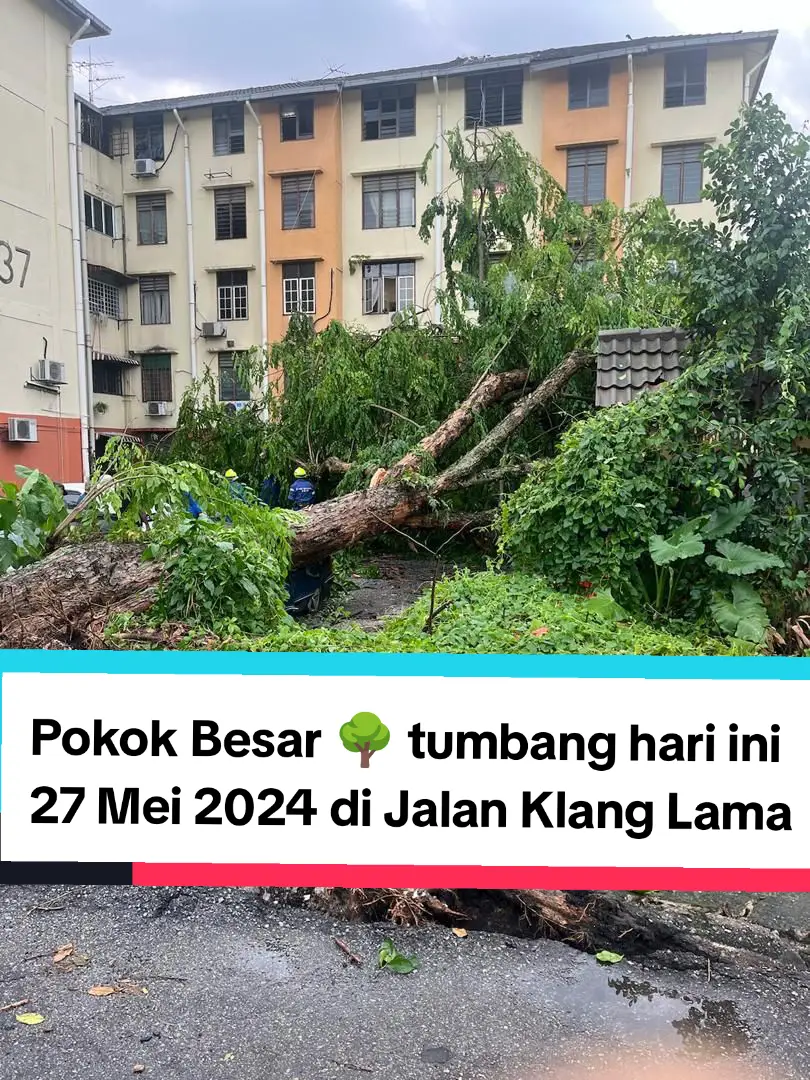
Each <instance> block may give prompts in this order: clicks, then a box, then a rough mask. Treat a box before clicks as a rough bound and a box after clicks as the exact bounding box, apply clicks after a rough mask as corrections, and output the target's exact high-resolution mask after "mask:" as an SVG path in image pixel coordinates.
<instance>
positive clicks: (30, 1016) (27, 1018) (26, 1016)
mask: <svg viewBox="0 0 810 1080" xmlns="http://www.w3.org/2000/svg"><path fill="white" fill-rule="evenodd" d="M14 1019H15V1020H19V1021H20V1023H21V1024H31V1025H33V1024H41V1023H42V1021H43V1020H44V1019H45V1017H44V1016H40V1015H39V1013H17V1015H16V1016H15V1017H14Z"/></svg>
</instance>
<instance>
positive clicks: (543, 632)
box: [532, 626, 548, 637]
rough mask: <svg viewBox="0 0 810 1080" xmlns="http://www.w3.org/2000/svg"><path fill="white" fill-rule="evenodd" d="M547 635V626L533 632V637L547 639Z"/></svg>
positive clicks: (539, 627)
mask: <svg viewBox="0 0 810 1080" xmlns="http://www.w3.org/2000/svg"><path fill="white" fill-rule="evenodd" d="M547 633H548V627H547V626H538V627H537V629H536V630H532V637H545V635H546V634H547Z"/></svg>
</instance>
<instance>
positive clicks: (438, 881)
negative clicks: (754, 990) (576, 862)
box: [132, 863, 810, 892]
mask: <svg viewBox="0 0 810 1080" xmlns="http://www.w3.org/2000/svg"><path fill="white" fill-rule="evenodd" d="M132 881H133V884H134V885H174V886H180V885H220V886H224V885H255V886H268V887H269V886H271V885H272V886H282V887H291V886H305V887H309V888H316V887H329V886H331V887H341V888H353V889H600V890H612V889H616V890H620V891H622V890H625V889H638V890H641V889H663V890H667V891H669V890H673V891H686V890H693V889H694V890H697V891H701V892H726V891H728V892H810V870H746V869H737V870H705V869H691V868H689V867H679V866H671V867H656V868H644V867H639V868H635V867H623V866H568V867H557V866H341V865H324V866H319V865H305V864H301V865H298V866H281V865H279V864H277V863H266V864H262V863H222V864H219V863H134V864H133V867H132Z"/></svg>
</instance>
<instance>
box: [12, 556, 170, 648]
mask: <svg viewBox="0 0 810 1080" xmlns="http://www.w3.org/2000/svg"><path fill="white" fill-rule="evenodd" d="M161 570H162V568H161V566H160V564H159V563H156V562H153V561H150V562H145V561H144V559H143V548H142V547H140V545H138V544H112V543H110V542H109V541H107V540H94V541H91V542H89V543H83V544H64V545H63V546H62V547H60V548H58V549H57V550H56V551H55V552H53V554H51V555H49V556H47V558H45V559H42V560H41V561H40V562H38V563H34V564H33V565H31V566H26V567H24V568H23V569H22V570H18V571H17V572H16V573H14V574H9V575H7V576H6V577H4V578H2V580H0V645H1V646H2V647H3V648H6V649H14V648H22V649H25V648H28V649H30V648H48V649H59V648H63V649H71V648H74V649H75V648H87V647H88V636H90V637H92V636H93V635H94V633H95V634H96V635H97V634H98V633H100V629H98V630H97V629H95V626H94V624H98V626H99V628H100V627H102V626H103V624H104V622H106V620H107V619H108V618H109V616H110V615H111V614H113V613H114V612H117V611H125V610H127V611H133V610H144V609H145V608H147V607H149V605H150V604H151V602H152V599H153V598H154V591H155V587H156V585H157V583H158V580H159V578H160V574H161Z"/></svg>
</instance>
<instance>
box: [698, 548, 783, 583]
mask: <svg viewBox="0 0 810 1080" xmlns="http://www.w3.org/2000/svg"><path fill="white" fill-rule="evenodd" d="M717 550H718V551H719V552H720V555H707V556H706V562H707V563H708V564H709V566H713V567H714V568H715V570H720V571H721V572H722V573H724V574H733V575H734V576H735V577H740V576H742V575H743V574H755V573H756V572H757V571H758V570H770V569H771V568H772V567H776V566H784V563H783V562H782V560H781V559H780V558H779V557H778V556H776V555H770V554H769V553H768V552H767V551H760V550H759V548H754V547H749V546H748V544H736V543H734V541H733V540H718V541H717Z"/></svg>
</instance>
